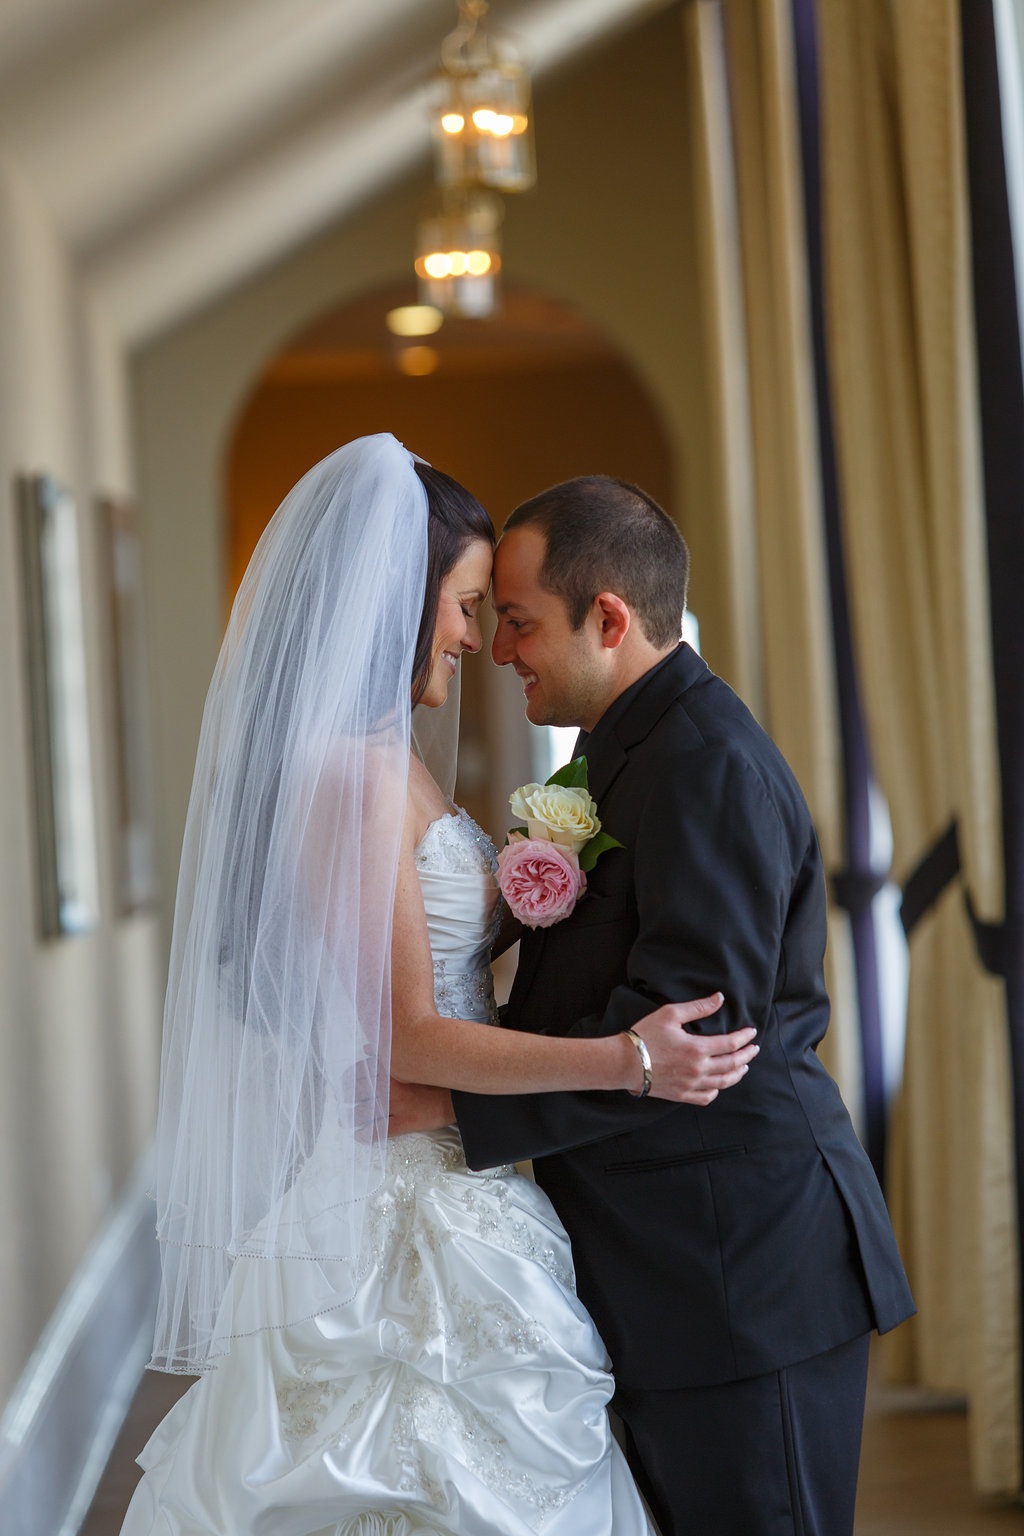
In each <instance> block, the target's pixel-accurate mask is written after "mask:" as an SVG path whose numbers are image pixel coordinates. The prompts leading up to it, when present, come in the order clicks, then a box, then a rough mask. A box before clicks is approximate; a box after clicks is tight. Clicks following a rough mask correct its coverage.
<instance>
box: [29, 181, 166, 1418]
mask: <svg viewBox="0 0 1024 1536" xmlns="http://www.w3.org/2000/svg"><path fill="white" fill-rule="evenodd" d="M0 338H2V346H0V485H2V486H3V487H4V507H5V511H4V516H3V519H2V521H0V717H2V718H3V721H4V729H3V731H2V732H0V1253H2V1255H3V1258H2V1262H0V1316H2V1317H3V1319H4V1326H3V1328H2V1329H0V1401H2V1399H3V1398H4V1397H5V1396H6V1395H7V1392H8V1391H9V1389H10V1388H11V1386H12V1385H13V1383H14V1381H15V1379H16V1378H17V1375H18V1373H19V1371H20V1369H21V1367H22V1366H23V1365H24V1363H25V1360H26V1358H27V1356H28V1354H29V1352H30V1351H31V1349H32V1347H33V1345H34V1343H35V1340H36V1338H37V1336H38V1334H39V1331H40V1329H41V1328H42V1326H43V1324H44V1322H45V1321H46V1319H47V1317H48V1316H49V1314H50V1312H51V1311H52V1309H53V1307H54V1304H55V1303H56V1301H57V1300H58V1298H59V1297H60V1295H61V1293H62V1291H63V1290H64V1287H65V1286H66V1284H67V1282H68V1281H69V1279H70V1278H71V1275H72V1274H73V1272H74V1270H75V1267H76V1265H77V1264H78V1262H79V1260H80V1258H81V1256H82V1254H83V1252H84V1250H85V1248H86V1247H87V1245H88V1243H89V1241H90V1240H91V1238H92V1237H93V1235H94V1234H95V1232H96V1230H97V1227H98V1225H99V1223H100V1221H101V1219H102V1217H103V1215H104V1213H105V1212H106V1211H107V1209H108V1208H109V1206H110V1203H111V1200H112V1198H113V1195H114V1193H115V1192H116V1190H117V1189H118V1188H119V1187H120V1185H121V1183H122V1181H123V1180H124V1178H125V1175H126V1173H127V1172H128V1170H129V1169H130V1168H131V1166H132V1165H133V1163H134V1162H135V1160H136V1158H137V1156H138V1154H139V1152H140V1150H141V1149H142V1147H143V1146H144V1145H145V1143H146V1140H147V1138H148V1134H149V1126H150V1124H151V1118H152V1106H153V1100H154V1070H155V1059H156V1049H157V1041H158V1024H157V1007H156V997H157V976H158V970H159V964H160V962H159V958H158V933H157V925H156V922H155V920H154V919H153V918H152V917H150V918H141V919H135V920H133V921H131V922H117V921H116V919H115V918H114V916H113V910H114V900H113V895H114V893H113V888H112V873H113V857H114V851H113V845H112V825H111V813H112V808H113V802H112V796H111V794H110V793H109V786H110V782H111V778H110V776H111V774H112V771H113V758H112V747H113V743H112V741H111V739H110V733H109V730H108V721H109V708H108V706H109V691H108V687H107V676H106V670H105V663H106V658H107V649H106V640H107V631H106V627H105V626H106V620H107V611H106V607H105V603H104V581H103V570H102V566H101V563H100V561H101V545H100V542H99V538H98V524H97V519H96V514H95V507H94V498H95V496H96V495H97V494H98V493H100V492H110V493H116V492H121V491H124V490H126V489H129V488H130V477H129V464H128V454H127V447H126V445H127V441H128V429H127V423H128V417H127V409H126V403H125V393H124V364H123V361H122V359H121V357H120V353H119V349H118V347H117V345H116V343H115V342H114V341H113V339H112V338H111V337H110V336H109V334H108V333H106V332H105V330H104V327H103V324H102V321H101V320H100V318H99V317H98V316H96V315H95V314H93V313H90V312H89V310H88V307H87V305H86V303H85V301H84V300H83V297H82V292H81V289H80V285H79V283H78V281H77V279H76V275H75V272H74V270H73V268H72V265H71V263H70V262H69V260H68V258H67V256H66V255H65V252H64V250H63V247H62V245H61V242H60V240H59V239H58V238H57V236H56V234H55V232H54V231H53V230H52V229H51V228H50V226H49V224H48V222H47V220H46V218H45V216H44V215H43V213H42V212H41V210H40V209H39V207H38V206H37V204H36V202H35V200H34V198H33V195H32V192H31V189H30V188H29V187H27V186H26V185H25V184H24V183H23V182H22V181H21V180H20V179H19V177H18V175H17V174H16V173H15V172H14V171H13V170H12V168H11V167H10V166H9V165H7V164H6V163H0ZM40 471H45V472H47V473H50V474H53V475H54V476H56V477H57V478H58V479H60V480H61V481H63V482H64V483H65V484H66V485H67V486H68V487H70V488H71V489H72V490H73V491H74V492H75V494H76V497H77V500H78V514H79V518H78V534H79V547H80V556H81V567H82V596H83V606H84V628H85V667H86V674H87V682H88V695H89V696H88V708H89V724H90V734H91V738H92V776H93V799H94V803H95V817H96V835H97V840H98V847H99V852H100V867H99V878H100V908H101V911H100V922H99V926H98V928H97V929H96V931H95V932H94V933H91V934H89V935H88V936H86V937H82V938H77V939H67V940H62V941H59V942H49V943H43V942H42V941H41V940H40V939H39V938H38V936H37V924H36V911H37V895H36V869H35V848H34V842H33V836H32V821H31V817H32V807H33V793H32V788H33V787H32V765H31V757H30V750H29V739H28V729H27V723H28V710H27V698H26V689H25V672H24V644H23V633H22V628H23V607H22V590H21V582H20V568H21V567H20V544H19V541H18V537H17V535H18V528H17V521H16V516H15V497H14V480H15V476H16V475H18V474H19V473H33V472H40Z"/></svg>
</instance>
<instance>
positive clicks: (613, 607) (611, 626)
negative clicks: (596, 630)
mask: <svg viewBox="0 0 1024 1536" xmlns="http://www.w3.org/2000/svg"><path fill="white" fill-rule="evenodd" d="M594 613H595V617H596V618H597V620H598V621H599V623H600V627H601V644H602V645H603V646H604V647H605V648H606V649H607V650H610V651H614V650H615V649H616V647H617V646H620V645H621V644H622V642H623V640H625V638H626V636H627V634H628V633H629V626H630V624H631V623H632V622H633V616H632V614H631V613H630V611H629V607H628V605H627V604H626V603H624V602H623V600H622V598H621V597H618V596H617V595H616V594H615V593H614V592H599V593H598V594H597V596H596V597H595V598H594Z"/></svg>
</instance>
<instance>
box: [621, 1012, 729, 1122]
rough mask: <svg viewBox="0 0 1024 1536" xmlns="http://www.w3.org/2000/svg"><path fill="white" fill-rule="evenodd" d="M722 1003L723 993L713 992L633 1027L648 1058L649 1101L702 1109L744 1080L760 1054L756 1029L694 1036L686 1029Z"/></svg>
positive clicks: (639, 1083)
mask: <svg viewBox="0 0 1024 1536" xmlns="http://www.w3.org/2000/svg"><path fill="white" fill-rule="evenodd" d="M724 1001H725V999H724V998H723V996H722V994H721V992H716V993H714V994H713V996H711V997H699V998H695V999H694V1001H693V1002H689V1003H666V1004H664V1006H663V1007H661V1008H659V1009H658V1010H657V1011H656V1012H655V1013H649V1014H647V1015H646V1016H645V1017H644V1018H642V1019H641V1020H640V1021H639V1023H637V1024H635V1025H634V1026H633V1033H634V1034H637V1035H639V1036H640V1038H641V1040H642V1041H643V1042H644V1044H645V1045H646V1047H647V1050H648V1053H649V1054H650V1058H651V1079H652V1080H651V1088H650V1094H651V1097H652V1098H654V1099H672V1100H674V1101H675V1102H676V1103H679V1104H697V1105H702V1106H703V1105H706V1104H710V1103H711V1102H712V1101H713V1100H714V1099H717V1097H718V1095H719V1093H721V1091H722V1089H723V1088H731V1087H733V1085H734V1084H736V1083H738V1082H739V1081H740V1079H741V1078H743V1077H744V1076H745V1075H746V1072H747V1069H748V1067H749V1065H750V1063H751V1062H752V1061H753V1059H754V1057H755V1056H756V1055H757V1052H758V1049H759V1048H758V1046H756V1045H755V1044H754V1040H755V1037H756V1035H757V1030H756V1029H735V1030H732V1031H731V1032H730V1033H729V1034H724V1035H693V1034H690V1033H689V1031H688V1030H687V1028H686V1026H687V1025H688V1024H692V1023H694V1022H695V1021H696V1020H697V1019H706V1018H709V1017H710V1016H711V1014H713V1013H717V1012H718V1010H719V1008H720V1007H721V1006H722V1003H723V1002H724ZM630 1043H631V1042H630ZM637 1056H638V1059H637V1063H636V1067H637V1083H636V1085H635V1086H636V1091H639V1089H640V1088H641V1087H642V1075H643V1069H642V1066H641V1063H640V1060H639V1053H637Z"/></svg>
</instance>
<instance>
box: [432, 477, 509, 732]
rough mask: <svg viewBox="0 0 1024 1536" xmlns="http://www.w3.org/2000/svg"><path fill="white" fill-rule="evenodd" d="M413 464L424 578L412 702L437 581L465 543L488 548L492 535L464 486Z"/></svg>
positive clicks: (438, 594)
mask: <svg viewBox="0 0 1024 1536" xmlns="http://www.w3.org/2000/svg"><path fill="white" fill-rule="evenodd" d="M413 467H414V469H415V470H416V473H417V474H418V475H419V477H420V480H421V481H422V482H423V486H424V488H425V490H426V493H427V579H426V585H425V588H424V592H423V612H422V614H421V616H420V627H419V632H418V634H417V636H416V649H415V650H414V652H413V658H412V702H413V703H414V704H418V703H419V701H420V699H421V698H422V697H423V694H424V692H425V690H426V687H427V684H428V682H429V681H430V668H431V660H432V656H431V653H432V651H433V647H434V627H435V625H436V624H437V605H438V602H439V601H440V597H441V584H442V582H443V581H444V579H445V577H446V576H447V575H448V572H449V571H450V570H451V569H452V567H453V566H454V565H456V564H457V562H458V561H459V559H460V557H461V556H462V554H463V552H464V550H465V549H466V548H467V546H468V545H470V544H472V543H474V542H475V541H476V540H477V539H483V540H484V541H485V543H487V544H489V545H490V547H491V548H492V549H493V548H494V542H495V534H494V524H493V523H492V522H491V520H490V518H489V517H488V516H487V513H486V512H485V511H484V509H483V507H482V506H481V505H480V503H479V502H478V501H477V499H476V497H475V496H472V495H470V493H469V491H467V490H466V487H465V486H464V485H460V484H459V482H458V481H457V480H453V479H452V477H451V475H446V474H444V472H443V471H442V470H440V469H434V468H433V467H432V465H430V464H415V465H414V466H413Z"/></svg>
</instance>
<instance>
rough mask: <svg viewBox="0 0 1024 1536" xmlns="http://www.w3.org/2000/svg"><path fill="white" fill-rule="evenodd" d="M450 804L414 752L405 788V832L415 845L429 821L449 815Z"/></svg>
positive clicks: (410, 759) (420, 838) (411, 756)
mask: <svg viewBox="0 0 1024 1536" xmlns="http://www.w3.org/2000/svg"><path fill="white" fill-rule="evenodd" d="M451 809H452V808H451V805H450V803H449V802H448V801H447V800H446V799H445V797H444V795H443V794H442V793H441V791H440V789H438V787H437V785H436V784H435V783H434V780H433V779H432V778H431V777H430V774H429V773H428V772H427V770H426V768H424V766H423V764H422V763H421V762H420V760H419V758H418V757H417V756H416V754H415V753H412V754H411V755H410V758H409V784H408V788H407V790H406V834H407V837H409V838H410V839H411V841H412V844H413V846H414V847H415V846H416V845H417V844H418V843H419V842H420V841H421V840H422V838H423V836H424V833H425V832H426V830H427V828H428V827H429V826H430V824H431V822H434V821H436V820H437V819H438V817H439V816H445V815H449V814H450V813H451Z"/></svg>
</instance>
